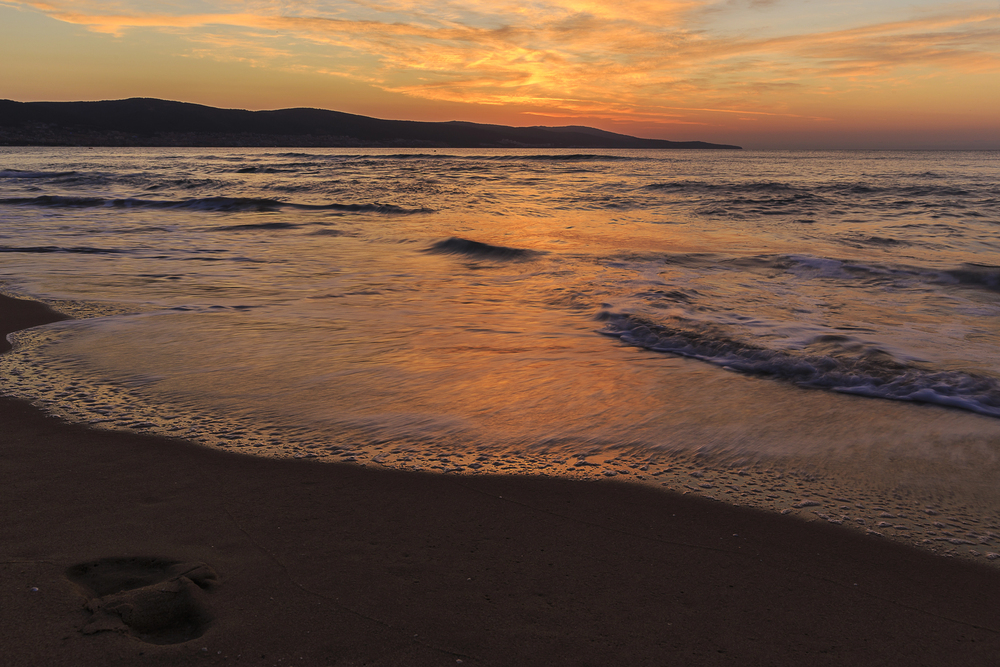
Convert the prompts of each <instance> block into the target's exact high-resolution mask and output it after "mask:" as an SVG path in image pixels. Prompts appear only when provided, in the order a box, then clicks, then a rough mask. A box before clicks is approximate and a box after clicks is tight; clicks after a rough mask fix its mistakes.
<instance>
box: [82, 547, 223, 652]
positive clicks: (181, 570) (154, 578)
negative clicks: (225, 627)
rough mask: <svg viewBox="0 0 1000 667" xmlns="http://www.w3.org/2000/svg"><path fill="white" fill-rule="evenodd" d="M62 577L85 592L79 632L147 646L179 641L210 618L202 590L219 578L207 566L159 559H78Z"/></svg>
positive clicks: (201, 629) (205, 625)
mask: <svg viewBox="0 0 1000 667" xmlns="http://www.w3.org/2000/svg"><path fill="white" fill-rule="evenodd" d="M66 576H67V577H68V578H69V579H70V580H71V581H72V582H73V583H75V584H76V585H77V586H78V587H79V588H80V589H81V590H82V591H83V593H84V594H85V595H86V596H87V598H88V602H87V605H86V608H87V610H88V611H90V612H91V616H90V618H89V619H88V620H87V622H86V623H85V624H84V626H83V628H81V630H80V631H81V632H82V633H83V634H94V633H96V632H101V631H104V630H109V631H113V632H123V633H126V634H130V635H132V636H134V637H136V638H138V639H140V640H142V641H144V642H147V643H150V644H180V643H181V642H186V641H189V640H192V639H196V638H197V637H200V636H201V635H203V634H204V633H205V630H207V629H208V626H209V624H210V622H211V618H210V615H209V613H208V608H207V605H206V603H205V597H206V595H207V594H206V592H205V591H206V590H207V589H209V588H211V587H212V586H213V585H215V584H217V583H218V581H219V579H218V576H217V575H216V574H215V571H214V570H213V569H212V568H211V567H209V566H208V565H206V564H204V563H200V562H196V561H191V562H180V561H175V560H167V559H163V558H104V559H101V560H96V561H88V562H86V563H80V564H79V565H74V566H73V567H71V568H69V569H68V570H66Z"/></svg>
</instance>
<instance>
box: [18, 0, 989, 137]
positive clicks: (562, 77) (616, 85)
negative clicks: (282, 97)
mask: <svg viewBox="0 0 1000 667" xmlns="http://www.w3.org/2000/svg"><path fill="white" fill-rule="evenodd" d="M6 4H7V5H8V6H15V7H20V8H24V9H30V10H33V11H37V12H42V13H44V14H46V15H48V16H49V17H51V18H53V19H57V20H59V21H63V22H65V23H70V24H74V25H80V26H84V27H86V28H87V29H88V30H91V31H94V32H99V33H106V34H111V35H123V34H124V33H126V32H128V31H134V30H160V31H165V32H170V33H171V34H174V35H178V36H180V37H182V38H183V39H185V40H187V41H188V42H189V43H190V47H189V52H188V54H189V55H194V56H198V57H213V58H219V59H230V60H239V61H243V62H249V63H252V64H254V65H256V66H262V67H275V68H285V69H288V70H289V71H314V72H323V73H328V74H332V75H336V76H341V77H347V78H352V79H354V80H358V81H365V82H367V83H370V84H372V85H375V86H377V87H379V88H381V89H382V90H385V91H390V92H395V93H402V94H405V95H409V96H412V97H419V98H423V99H429V100H440V101H448V102H466V103H473V104H484V105H514V106H517V107H519V108H521V109H523V110H524V111H525V112H527V113H532V114H540V115H550V116H561V117H567V118H571V117H580V116H584V115H585V116H587V117H602V118H616V119H621V120H636V119H655V118H662V119H669V120H670V121H671V122H678V123H680V122H684V123H701V122H706V121H705V119H706V118H708V117H711V116H713V115H720V114H723V115H740V116H741V117H743V118H761V119H766V118H774V117H784V118H799V119H812V120H819V119H821V118H824V117H825V116H824V115H823V114H816V113H813V112H810V111H808V110H805V109H804V108H803V107H802V105H801V103H799V102H797V100H800V99H802V98H804V97H806V96H813V97H816V96H820V97H822V96H826V95H832V94H834V93H837V94H843V93H844V92H845V91H851V90H866V89H872V88H878V87H891V86H902V85H906V84H907V83H908V82H910V81H912V80H914V78H927V77H934V76H944V77H949V76H959V75H967V74H981V73H991V72H996V71H998V70H1000V12H997V11H971V10H968V9H962V7H958V8H957V9H955V10H952V11H947V10H943V11H941V12H939V13H938V14H936V15H922V16H918V17H915V18H906V19H903V20H893V21H876V22H871V23H866V24H860V25H856V26H853V27H848V28H840V29H836V30H826V31H823V30H819V31H817V30H800V31H795V30H793V29H791V28H789V29H786V31H785V33H784V34H773V35H764V36H757V35H751V34H746V33H748V32H750V31H749V30H744V31H743V32H739V33H737V32H734V31H733V30H732V29H731V28H729V29H723V28H719V27H717V26H715V24H713V20H714V18H713V17H714V16H717V15H718V14H719V12H721V11H722V8H721V6H720V5H719V3H715V2H710V1H709V0H680V1H676V2H654V1H648V2H647V1H645V0H639V1H631V2H630V1H628V0H619V1H617V2H613V1H611V0H536V1H534V2H512V1H507V0H499V2H487V1H486V0H469V1H467V2H461V3H449V2H445V3H443V4H442V3H440V2H436V3H431V2H429V1H428V0H384V1H381V2H378V1H375V2H367V1H359V2H349V1H346V0H345V1H344V2H338V3H333V4H330V5H324V4H323V3H315V2H300V1H298V0H284V1H280V2H279V1H269V0H256V1H252V0H248V1H246V2H237V1H235V0H217V1H216V2H215V3H214V5H213V11H210V12H197V11H193V10H192V11H189V12H187V13H184V12H181V11H178V12H177V13H169V12H164V11H162V10H160V11H154V12H144V11H140V10H138V9H135V6H136V4H135V3H130V2H118V3H111V2H100V1H98V0H74V1H72V2H71V1H70V0H6ZM730 4H733V3H730ZM750 4H751V5H754V6H755V7H756V8H757V9H761V8H764V9H766V8H767V7H768V6H769V5H771V4H774V3H769V2H761V1H759V0H758V1H756V2H751V3H750ZM941 7H943V8H947V7H948V5H941ZM792 28H794V26H792Z"/></svg>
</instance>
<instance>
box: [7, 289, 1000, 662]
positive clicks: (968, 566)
mask: <svg viewBox="0 0 1000 667" xmlns="http://www.w3.org/2000/svg"><path fill="white" fill-rule="evenodd" d="M53 318H54V315H53V314H52V313H51V312H50V311H47V310H46V309H44V308H42V307H40V306H38V305H37V304H33V303H30V302H24V301H15V300H11V299H7V298H2V299H0V329H2V330H3V331H10V330H15V329H18V328H21V327H25V326H29V325H32V324H38V323H42V322H45V321H46V320H51V319H53ZM0 424H2V433H0V473H2V476H0V513H2V521H0V664H2V665H4V666H7V665H32V666H34V665H111V664H124V665H177V664H189V663H191V664H199V665H200V664H247V665H417V666H419V665H455V664H462V665H512V666H519V665H667V664H682V665H708V664H724V665H825V664H830V665H844V664H850V665H869V664H871V665H875V664H878V665H952V664H953V665H988V664H995V662H996V656H997V654H998V652H1000V635H998V633H1000V605H998V602H997V601H998V600H1000V571H997V570H996V569H994V568H989V567H986V566H983V565H979V564H977V563H972V562H967V561H963V560H958V559H947V558H943V557H939V556H935V555H932V554H929V553H926V552H923V551H919V550H916V549H912V548H909V547H906V546H903V545H900V544H897V543H893V542H889V541H887V540H885V539H881V538H876V537H868V536H864V535H860V534H857V533H856V532H851V531H848V530H846V529H844V528H841V527H838V526H833V525H827V524H820V523H805V522H802V521H798V520H795V519H792V518H789V517H782V516H778V515H775V514H769V513H764V512H758V511H755V510H751V509H746V508H738V507H732V506H729V505H726V504H723V503H719V502H713V501H711V500H707V499H704V498H694V497H691V496H679V495H676V494H673V493H669V492H666V491H658V490H655V489H651V488H648V487H642V486H640V485H636V484H622V483H618V482H615V481H610V480H609V481H577V480H567V479H558V478H532V477H516V476H486V475H480V476H474V477H472V476H458V475H440V474H437V475H432V474H422V473H413V472H399V471H389V470H373V469H371V468H363V467H359V466H355V465H351V464H337V463H317V462H311V461H304V460H273V459H263V458H254V457H250V456H243V455H238V454H232V453H228V452H222V451H216V450H212V449H208V448H205V447H199V446H195V445H191V444H188V443H185V442H181V441H175V440H168V439H161V438H154V437H147V436H141V435H136V434H131V433H121V432H110V431H97V430H90V429H87V428H83V427H80V426H77V425H72V424H67V423H64V422H61V421H59V420H56V419H54V418H51V417H47V416H45V415H43V414H41V413H40V412H39V411H37V410H36V409H34V408H32V407H31V406H29V405H27V404H25V403H23V402H19V401H17V400H13V399H0Z"/></svg>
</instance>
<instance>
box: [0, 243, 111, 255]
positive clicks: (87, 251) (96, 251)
mask: <svg viewBox="0 0 1000 667" xmlns="http://www.w3.org/2000/svg"><path fill="white" fill-rule="evenodd" d="M0 252H25V253H36V254H37V253H53V252H65V253H75V254H81V255H117V254H120V253H121V252H122V251H121V250H113V249H111V248H91V247H89V246H75V247H63V246H54V245H45V246H7V245H5V246H0Z"/></svg>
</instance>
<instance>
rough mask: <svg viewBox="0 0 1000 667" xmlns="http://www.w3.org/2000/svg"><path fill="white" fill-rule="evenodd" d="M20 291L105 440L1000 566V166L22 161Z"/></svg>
mask: <svg viewBox="0 0 1000 667" xmlns="http://www.w3.org/2000/svg"><path fill="white" fill-rule="evenodd" d="M0 283H2V286H3V289H4V290H5V291H6V292H7V293H10V294H14V295H19V296H27V297H33V298H38V299H41V300H44V301H46V302H48V303H51V304H53V305H54V306H55V307H57V308H59V309H61V310H64V311H65V312H67V313H69V314H72V315H73V316H74V317H75V318H76V319H74V320H71V321H67V322H63V323H59V324H56V325H50V326H46V327H42V328H38V329H34V330H31V331H27V332H21V333H18V334H15V335H14V336H13V339H14V342H15V344H16V348H15V350H14V352H13V353H11V354H9V355H6V356H5V357H4V358H2V359H0V374H2V378H3V391H4V393H6V394H10V395H15V396H20V397H23V398H27V399H29V400H31V401H33V402H35V403H36V404H38V405H41V406H43V407H45V408H46V409H48V410H50V411H52V412H54V413H56V414H59V415H61V416H63V417H66V418H68V419H73V420H77V421H82V422H85V423H89V424H92V425H94V426H96V427H103V428H126V429H132V430H138V431H151V432H157V433H164V434H168V435H175V436H178V437H184V438H188V439H193V440H196V441H199V442H203V443H205V444H207V445H210V446H216V447H224V448H227V449H234V450H238V451H245V452H249V453H254V454H259V455H264V456H297V457H307V458H316V459H319V460H329V459H332V460H349V461H355V462H357V463H361V464H368V465H379V464H381V465H390V466H395V467H404V468H407V467H409V468H419V469H428V470H434V469H436V470H442V471H452V472H462V473H467V474H477V473H482V472H518V473H520V472H526V473H547V474H566V475H571V476H607V477H616V478H627V479H634V480H636V481H639V482H642V483H654V484H658V485H664V486H669V487H670V488H675V489H678V490H681V491H690V492H695V493H700V494H703V495H711V496H713V497H717V498H718V499H720V500H725V501H728V502H737V503H746V504H751V505H755V506H761V507H766V508H768V509H774V510H777V511H783V512H788V511H794V512H795V513H796V514H802V515H803V516H805V517H806V518H810V519H813V518H815V517H819V518H821V519H826V520H830V521H836V522H846V523H857V524H858V525H859V526H860V527H863V528H865V529H866V530H873V531H876V532H880V533H885V534H890V535H892V536H895V537H898V538H900V539H910V540H914V539H915V538H914V537H913V536H914V535H916V533H919V537H920V540H923V541H924V545H925V546H930V547H934V548H937V547H939V546H940V547H941V548H944V549H950V548H958V549H960V550H964V551H963V553H965V552H972V555H973V556H976V555H977V553H980V554H981V555H982V556H983V557H986V554H987V553H989V554H992V552H991V551H990V546H989V545H990V540H997V541H996V542H994V543H993V544H995V545H996V548H997V549H1000V538H995V537H994V538H990V537H988V534H990V533H989V529H990V528H994V529H996V530H997V531H1000V524H998V521H1000V484H998V482H1000V478H998V475H1000V460H998V454H1000V153H996V152H848V151H841V152H754V151H733V152H730V151H589V152H586V153H580V152H573V151H547V152H543V151H536V150H493V149H489V150H487V149H483V150H474V149H468V150H440V151H426V150H424V151H421V150H409V149H403V150H360V149H307V150H301V151H290V150H287V149H175V148H171V149H83V148H7V149H0ZM754 487H757V488H754ZM876 510H877V512H876ZM944 514H948V515H949V516H950V518H951V519H954V521H955V522H959V523H961V522H965V524H967V525H966V527H969V526H973V525H974V526H975V530H972V529H971V528H970V530H972V532H973V533H975V535H976V536H977V537H975V539H973V538H971V537H970V536H969V535H966V533H968V532H969V531H965V533H957V532H955V531H956V530H959V529H958V528H956V527H955V526H957V525H958V523H956V524H944V526H943V527H941V526H935V525H934V523H935V521H933V520H931V519H930V518H928V517H935V516H943V515H944ZM882 515H889V516H882ZM899 517H903V518H904V519H907V521H900V520H899ZM887 518H888V519H891V520H892V521H889V522H887V521H885V519H887ZM918 518H919V519H920V521H918V520H917V519H918ZM876 519H879V520H878V521H876ZM921 521H923V523H921ZM939 523H940V522H939ZM882 524H886V525H882ZM904 524H905V525H904ZM963 525H964V524H963ZM963 530H964V529H963ZM955 535H965V537H961V536H960V537H955ZM984 535H986V536H987V537H986V541H982V539H983V536H984ZM908 536H909V537H908ZM967 538H968V539H967ZM949 540H951V541H949ZM939 543H940V544H939ZM979 545H986V546H984V547H980V546H979Z"/></svg>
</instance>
